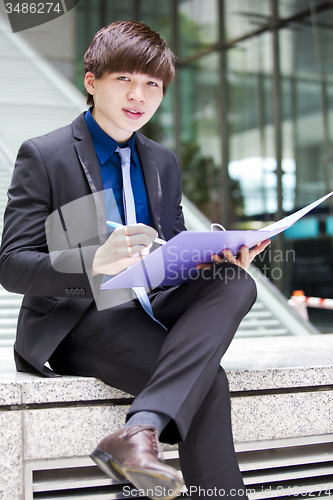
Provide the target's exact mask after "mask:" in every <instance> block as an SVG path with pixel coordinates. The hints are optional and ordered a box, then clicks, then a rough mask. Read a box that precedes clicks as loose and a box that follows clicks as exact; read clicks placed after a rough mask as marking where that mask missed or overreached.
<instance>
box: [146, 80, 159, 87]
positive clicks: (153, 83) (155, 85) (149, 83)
mask: <svg viewBox="0 0 333 500" xmlns="http://www.w3.org/2000/svg"><path fill="white" fill-rule="evenodd" d="M147 85H151V86H152V87H158V83H156V82H153V81H149V82H147Z"/></svg>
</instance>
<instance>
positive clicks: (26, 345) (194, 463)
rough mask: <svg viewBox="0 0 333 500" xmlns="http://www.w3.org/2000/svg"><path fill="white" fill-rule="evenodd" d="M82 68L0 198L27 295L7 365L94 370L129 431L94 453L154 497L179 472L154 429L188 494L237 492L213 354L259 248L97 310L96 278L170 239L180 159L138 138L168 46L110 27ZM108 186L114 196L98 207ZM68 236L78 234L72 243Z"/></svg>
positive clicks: (226, 404) (13, 266) (177, 483)
mask: <svg viewBox="0 0 333 500" xmlns="http://www.w3.org/2000/svg"><path fill="white" fill-rule="evenodd" d="M84 64H85V79H84V81H85V87H86V89H87V93H88V104H91V105H92V107H91V108H90V110H88V111H87V113H83V114H82V115H80V116H79V117H78V118H77V119H76V120H75V121H74V122H73V123H72V124H71V125H69V126H67V127H64V128H61V129H59V130H56V131H54V132H52V133H50V134H47V135H45V136H42V137H38V138H35V139H31V140H29V141H26V142H25V143H24V144H23V145H22V146H21V148H20V151H19V153H18V157H17V162H16V167H15V170H14V174H13V179H12V183H11V186H10V189H9V193H8V195H9V202H8V206H7V209H6V214H5V225H4V232H3V241H2V248H1V256H0V280H1V283H2V284H3V286H4V287H5V288H7V289H8V290H10V291H14V292H18V293H23V294H25V297H24V299H23V303H22V309H21V312H20V317H19V321H18V329H17V340H16V343H15V347H14V352H15V360H16V366H17V369H18V370H19V371H27V372H40V373H42V374H44V375H45V376H49V377H51V376H55V374H56V373H57V374H70V375H83V376H95V377H98V378H100V379H101V380H103V381H104V382H106V383H107V384H110V385H112V386H114V387H117V388H119V389H122V390H124V391H127V392H129V393H131V394H133V395H135V396H136V400H135V401H134V403H133V405H132V406H131V408H130V411H129V413H128V416H127V423H126V424H125V427H124V428H123V429H121V430H119V431H117V432H116V433H114V434H111V435H110V436H107V437H106V438H105V439H104V440H103V441H102V442H101V443H99V444H98V446H97V448H96V450H95V451H94V452H93V453H92V458H93V459H94V460H95V462H96V463H97V464H98V465H99V466H100V467H101V468H102V470H104V471H105V472H106V473H107V474H109V475H110V476H111V477H114V478H116V479H118V480H120V481H123V480H125V479H128V480H130V481H131V482H132V483H133V484H134V485H135V486H136V487H137V488H139V489H140V490H144V491H145V492H147V494H148V495H149V496H150V497H152V498H163V497H164V498H172V497H174V496H176V495H177V494H178V493H179V490H180V488H181V486H182V484H183V483H182V478H181V477H180V475H179V474H178V473H177V472H176V471H175V470H174V469H173V468H171V467H169V466H167V465H165V464H164V463H163V460H162V457H161V451H160V444H159V439H160V440H161V441H164V442H167V443H179V454H180V462H181V469H182V473H183V477H184V479H185V483H186V485H187V487H188V489H189V491H190V495H191V497H192V498H193V499H194V498H199V497H200V498H204V497H205V496H211V490H212V489H213V490H214V491H215V496H221V495H223V491H224V492H225V495H226V496H233V497H234V498H244V497H245V496H246V492H245V488H244V484H243V481H242V478H241V475H240V472H239V469H238V465H237V461H236V457H235V453H234V447H233V442H232V434H231V423H230V399H229V392H228V383H227V379H226V376H225V373H224V371H223V369H222V367H221V366H220V360H221V357H222V356H223V354H224V352H225V351H226V349H227V348H228V346H229V344H230V342H231V340H232V338H233V336H234V333H235V331H236V330H237V327H238V325H239V323H240V321H241V320H242V318H243V317H244V315H245V314H246V313H247V312H248V311H249V309H250V308H251V307H252V304H253V302H254V300H255V297H256V289H255V284H254V282H253V280H252V279H251V278H250V276H249V275H248V274H247V273H246V271H245V269H247V267H248V266H249V263H250V262H251V260H252V259H253V258H254V257H255V255H257V254H258V253H259V252H260V251H262V250H263V249H264V248H265V246H266V245H267V244H268V242H265V243H263V244H261V245H259V246H258V247H257V248H256V249H255V250H252V251H250V252H249V250H248V249H247V248H246V247H243V248H242V250H241V252H240V256H239V257H238V259H235V258H234V257H233V255H232V254H231V252H229V251H225V252H224V255H225V259H226V260H225V261H224V260H222V259H220V258H219V257H218V256H214V259H213V260H214V264H212V266H214V267H212V266H211V267H210V268H208V269H206V268H205V271H204V273H205V275H204V277H203V276H202V275H200V273H199V276H198V279H195V280H192V281H189V282H187V283H184V284H183V285H181V286H179V287H169V288H158V289H155V290H154V291H153V292H151V293H150V294H149V300H148V303H147V296H146V295H145V292H142V290H135V289H134V291H135V293H136V294H137V296H138V299H139V300H137V299H133V296H132V290H130V295H127V296H126V295H122V291H117V292H116V294H111V296H107V297H108V299H107V301H109V302H108V304H107V305H105V301H104V303H103V307H97V306H96V304H98V300H99V299H100V295H101V296H102V295H103V292H102V293H100V285H101V283H102V282H103V280H104V277H105V275H110V274H111V275H114V274H117V273H119V272H120V271H122V270H124V269H126V268H127V267H128V266H129V265H132V264H133V263H134V262H137V261H138V260H139V258H140V257H139V254H140V253H146V252H147V249H149V248H150V247H151V245H152V243H153V240H154V238H155V237H156V236H157V235H159V236H160V237H161V238H164V239H166V240H169V239H170V238H172V237H173V236H174V235H176V234H177V233H179V232H181V231H184V230H185V226H184V220H183V214H182V209H181V206H180V200H181V191H180V169H179V163H178V160H177V158H176V156H175V154H174V153H173V152H172V151H170V150H168V149H166V148H164V147H163V146H161V145H159V144H156V143H154V142H153V141H151V140H149V139H147V138H146V137H144V136H143V135H142V134H140V133H136V131H137V130H138V129H139V128H140V127H142V126H143V125H144V124H145V123H147V121H148V120H149V119H150V118H151V117H152V116H153V114H154V113H155V111H156V110H157V108H158V106H159V105H160V103H161V101H162V98H163V95H164V94H165V92H166V90H167V87H168V85H169V84H170V82H171V81H172V79H173V76H174V56H173V54H172V53H171V51H170V50H169V48H168V47H167V45H166V43H165V41H164V40H162V39H161V38H160V36H159V34H158V33H156V32H154V31H152V30H150V29H149V28H148V27H147V26H146V25H144V24H143V23H137V22H117V23H113V24H111V25H109V26H107V27H106V28H103V29H101V30H100V31H99V33H97V34H96V36H95V37H94V40H93V42H92V44H91V45H90V47H89V49H88V51H87V53H86V55H85V62H84ZM103 190H104V192H105V193H106V192H109V191H111V192H112V194H113V197H112V200H113V203H111V204H109V203H108V201H107V200H106V197H105V203H104V198H103V203H102V204H101V203H100V197H99V196H98V195H97V193H98V192H103ZM86 199H89V200H90V202H91V200H93V201H92V202H91V203H90V202H89V203H88V206H89V209H87V210H86V208H85V205H82V206H83V209H82V211H81V210H80V211H79V212H80V213H79V217H77V219H75V216H74V215H73V207H75V206H76V203H78V201H80V202H81V200H86ZM80 206H81V205H80ZM68 207H70V209H68ZM71 217H72V218H71ZM73 217H74V219H73ZM117 217H118V221H119V222H120V221H121V222H122V223H123V225H124V227H122V228H118V229H116V230H114V231H113V232H112V234H111V235H109V234H107V228H106V220H107V219H110V220H115V219H116V218H117ZM49 221H51V222H52V224H53V229H52V228H51V229H50V225H49ZM52 224H51V225H52ZM77 224H78V226H79V229H77ZM86 226H89V227H90V228H92V229H93V231H92V232H91V231H90V229H89V230H88V231H87V230H86ZM54 227H55V228H56V230H54ZM73 228H74V229H75V230H74V229H73ZM76 230H77V231H78V233H80V231H81V230H82V234H85V237H82V238H81V239H80V238H79V237H78V236H77V233H75V238H72V235H73V231H74V232H75V231H76ZM52 231H53V233H54V231H55V233H56V237H54V234H53V233H52ZM88 233H89V234H90V237H89V238H88V236H87V234H88ZM92 233H93V234H92ZM80 234H81V233H80ZM57 238H59V239H58V240H57ZM73 239H74V240H75V241H74V242H73ZM54 240H55V242H54ZM142 249H143V250H142ZM199 267H205V266H204V265H202V266H199ZM230 271H232V272H231V274H230ZM231 276H232V277H231ZM94 298H95V299H96V300H94ZM47 361H49V364H50V366H51V368H52V370H53V371H52V370H50V369H49V368H47V367H46V366H45V363H46V362H47ZM208 490H209V493H207V495H206V494H205V492H206V491H208ZM218 492H219V493H218ZM221 492H222V493H221Z"/></svg>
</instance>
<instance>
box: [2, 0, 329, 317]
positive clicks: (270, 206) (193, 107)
mask: <svg viewBox="0 0 333 500" xmlns="http://www.w3.org/2000/svg"><path fill="white" fill-rule="evenodd" d="M1 11H2V12H3V11H4V7H3V6H2V5H1V8H0V12H1ZM126 19H135V20H141V21H144V22H145V23H147V24H148V25H149V26H150V27H151V28H153V29H156V30H157V31H159V32H160V33H161V35H162V36H163V37H164V38H165V39H166V40H167V42H168V44H169V46H170V47H171V48H172V50H173V51H174V52H175V53H176V55H177V57H178V60H177V69H178V71H177V76H176V79H175V81H174V82H173V84H172V86H171V87H170V90H169V91H168V93H167V95H166V97H165V99H164V101H163V103H162V106H161V108H160V109H159V110H158V112H157V113H156V115H155V117H154V119H153V120H152V122H151V123H149V124H148V125H147V126H146V127H145V129H144V130H143V132H144V133H145V134H146V135H148V136H149V137H151V138H152V139H154V140H157V141H159V142H162V143H163V144H165V145H166V146H167V147H170V148H171V149H173V150H174V151H175V152H176V153H177V154H178V155H179V157H180V159H181V163H182V168H183V178H182V183H183V191H184V193H185V194H186V195H187V196H188V197H189V199H190V200H191V201H192V202H193V203H194V204H195V205H196V206H197V207H198V208H199V209H200V210H202V211H203V212H204V214H206V215H207V217H209V219H211V220H212V221H214V222H220V223H222V224H223V225H224V226H226V227H228V228H230V229H238V228H247V229H257V228H259V227H262V226H263V225H266V224H269V223H270V222H272V221H274V220H277V219H279V218H282V217H283V216H284V215H287V214H289V213H290V212H292V211H295V210H297V209H298V208H301V207H303V206H304V205H306V204H308V203H310V202H312V201H314V200H315V199H317V198H319V197H320V196H323V195H324V194H326V193H328V192H330V191H332V190H333V156H332V154H333V152H332V140H333V1H332V0H80V1H79V3H78V6H77V7H76V8H75V9H74V10H72V11H70V12H69V13H67V14H66V15H64V16H62V17H60V18H58V19H56V20H55V21H52V22H51V23H47V24H45V25H43V26H40V27H37V28H34V29H30V30H27V31H25V32H22V33H21V35H22V36H23V37H24V38H25V40H26V41H28V42H29V43H30V44H31V45H32V46H34V47H35V48H37V50H38V51H39V52H40V53H42V54H43V56H44V57H45V58H46V59H47V60H48V61H50V62H51V63H52V64H53V65H54V66H55V67H56V69H57V70H60V71H61V72H62V73H63V75H64V76H66V77H67V78H69V79H70V80H71V81H72V82H74V83H75V85H76V86H77V87H78V88H79V89H80V90H82V91H83V73H82V59H83V55H84V52H85V50H86V49H87V47H88V45H89V44H90V42H91V39H92V37H93V35H94V34H95V32H96V31H97V30H98V29H99V28H100V27H102V26H104V25H106V24H108V23H110V22H112V21H115V20H126ZM59 112H60V110H59ZM332 203H333V200H332V201H331V202H326V203H325V204H323V205H321V206H320V207H319V208H318V209H316V210H315V211H314V212H312V213H311V214H309V216H307V217H306V218H304V219H303V220H302V221H300V222H299V223H297V224H295V225H294V226H293V227H292V228H290V229H289V230H288V231H286V232H285V233H284V234H283V235H281V236H280V237H277V238H275V239H274V241H273V244H272V246H271V248H270V249H269V250H268V251H267V252H266V254H265V256H261V257H260V258H259V259H258V258H257V259H256V260H257V262H256V265H257V266H258V267H260V268H261V269H262V270H263V271H264V273H265V274H266V276H267V277H268V278H270V279H271V280H272V281H273V282H274V283H275V284H276V285H277V286H278V288H280V290H281V291H282V292H283V293H284V294H285V295H286V296H290V295H291V292H292V290H294V289H302V290H304V292H305V294H306V295H315V296H319V297H332V298H333V252H332V241H333V204H332ZM310 314H311V315H312V318H313V319H314V320H315V319H316V315H318V314H320V317H321V318H326V319H324V321H328V320H330V321H332V320H333V313H332V312H330V311H319V312H318V311H311V313H310Z"/></svg>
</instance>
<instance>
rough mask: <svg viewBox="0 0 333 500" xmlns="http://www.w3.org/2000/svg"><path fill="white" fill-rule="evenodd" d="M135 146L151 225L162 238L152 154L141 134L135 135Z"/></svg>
mask: <svg viewBox="0 0 333 500" xmlns="http://www.w3.org/2000/svg"><path fill="white" fill-rule="evenodd" d="M136 146H137V148H138V153H139V157H140V162H141V167H142V171H143V176H144V181H145V184H146V190H147V197H148V202H149V208H150V216H151V219H152V225H153V227H154V228H155V229H156V230H157V231H158V233H159V235H160V236H161V237H162V238H163V232H162V228H161V223H160V216H161V214H160V212H161V206H162V188H161V181H160V176H159V173H158V169H157V166H156V162H155V159H154V155H153V153H152V151H151V150H150V149H149V147H148V146H147V145H146V143H145V141H144V137H143V136H142V135H141V134H137V135H136Z"/></svg>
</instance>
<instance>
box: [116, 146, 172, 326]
mask: <svg viewBox="0 0 333 500" xmlns="http://www.w3.org/2000/svg"><path fill="white" fill-rule="evenodd" d="M116 153H118V154H119V156H120V161H121V172H122V176H123V205H124V212H125V223H126V225H127V224H136V213H135V202H134V195H133V190H132V183H131V148H129V147H126V148H119V147H118V148H117V149H116ZM133 291H134V293H135V295H136V296H137V298H138V300H139V302H140V304H141V305H142V307H143V309H144V310H145V311H146V313H147V314H148V315H149V316H150V317H151V318H152V319H153V320H154V321H156V323H158V324H159V325H161V326H163V328H164V329H165V330H167V328H165V326H164V325H162V323H160V322H159V321H158V320H157V319H156V318H155V316H154V313H153V309H152V307H151V304H150V301H149V298H148V295H147V292H146V290H145V287H143V286H136V287H133Z"/></svg>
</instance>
